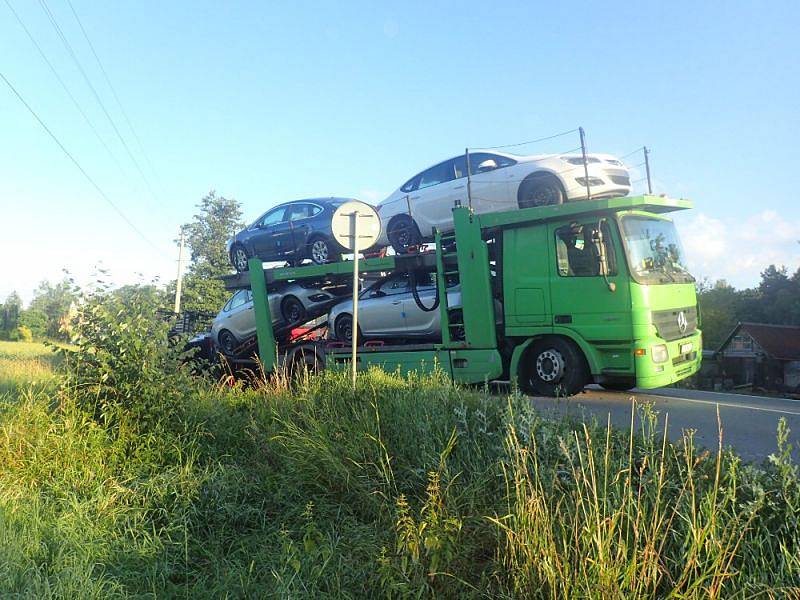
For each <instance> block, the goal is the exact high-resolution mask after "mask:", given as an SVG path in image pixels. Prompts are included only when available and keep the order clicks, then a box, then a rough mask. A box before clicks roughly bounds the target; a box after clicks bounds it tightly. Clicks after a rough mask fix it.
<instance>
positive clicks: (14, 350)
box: [0, 341, 58, 395]
mask: <svg viewBox="0 0 800 600" xmlns="http://www.w3.org/2000/svg"><path fill="white" fill-rule="evenodd" d="M57 363H58V357H57V355H56V354H55V353H54V352H53V351H52V349H51V348H49V347H48V346H46V345H45V344H42V343H39V342H5V341H0V395H2V394H3V393H6V392H11V391H14V390H18V389H20V388H26V387H28V386H30V385H33V386H39V385H45V386H46V385H49V384H52V383H53V382H54V380H55V374H54V372H53V370H54V368H55V366H56V365H57Z"/></svg>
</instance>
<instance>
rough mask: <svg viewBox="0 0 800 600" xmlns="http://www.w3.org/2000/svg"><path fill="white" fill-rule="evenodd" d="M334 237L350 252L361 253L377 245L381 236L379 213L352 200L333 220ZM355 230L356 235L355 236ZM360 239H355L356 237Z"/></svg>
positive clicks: (340, 208) (335, 213)
mask: <svg viewBox="0 0 800 600" xmlns="http://www.w3.org/2000/svg"><path fill="white" fill-rule="evenodd" d="M331 229H332V230H333V237H334V238H336V241H337V242H339V243H340V244H341V245H342V246H344V247H345V248H347V249H348V250H353V251H355V252H361V251H362V250H366V249H367V248H369V247H371V246H373V245H375V242H377V241H378V236H379V235H380V234H381V219H380V217H379V216H378V211H376V210H375V209H374V208H372V207H371V206H370V205H369V204H366V203H364V202H359V201H358V200H351V201H349V202H345V203H344V204H342V205H341V206H340V207H339V208H337V209H336V212H334V213H333V217H332V219H331ZM354 229H355V235H354ZM356 235H357V236H358V239H357V240H356V239H354V238H355V236H356Z"/></svg>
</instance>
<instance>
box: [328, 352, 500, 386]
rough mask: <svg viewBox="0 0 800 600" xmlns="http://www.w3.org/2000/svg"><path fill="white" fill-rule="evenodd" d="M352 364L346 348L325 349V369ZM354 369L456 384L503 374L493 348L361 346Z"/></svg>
mask: <svg viewBox="0 0 800 600" xmlns="http://www.w3.org/2000/svg"><path fill="white" fill-rule="evenodd" d="M351 360H352V351H351V349H349V348H327V349H326V350H325V366H326V367H328V368H330V367H345V366H346V367H348V368H349V366H350V361H351ZM356 367H357V369H358V370H359V371H365V370H367V369H369V368H371V367H377V368H380V369H382V370H384V371H386V372H389V373H395V372H399V373H401V374H403V375H406V374H411V373H417V374H420V375H421V374H425V373H433V372H435V371H439V372H443V373H445V374H447V375H448V376H450V377H451V378H452V379H453V380H454V381H456V382H458V383H482V382H485V381H491V380H493V379H497V378H498V377H500V376H501V375H502V374H503V361H502V359H501V357H500V353H499V352H498V351H497V350H496V349H494V348H483V349H480V348H463V349H452V348H444V347H443V346H441V345H439V344H415V345H402V346H362V347H359V348H358V349H357V354H356Z"/></svg>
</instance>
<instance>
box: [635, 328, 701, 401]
mask: <svg viewBox="0 0 800 600" xmlns="http://www.w3.org/2000/svg"><path fill="white" fill-rule="evenodd" d="M658 344H665V345H666V346H667V352H668V354H669V357H668V358H667V360H666V361H664V362H662V363H656V362H653V358H652V347H653V346H655V345H658ZM635 347H636V348H644V349H645V350H646V354H645V355H643V356H638V355H637V356H635V361H634V362H635V366H636V387H639V388H644V389H652V388H657V387H663V386H665V385H670V384H672V383H675V382H677V381H680V380H682V379H686V378H687V377H690V376H692V375H694V374H695V373H697V371H699V370H700V362H701V360H702V356H703V335H702V333H701V332H700V331H699V330H698V331H695V332H694V333H693V334H692V335H689V336H686V337H684V338H681V339H679V340H673V341H671V342H665V341H664V340H662V339H660V338H657V337H653V338H650V339H647V340H637V341H636V345H635Z"/></svg>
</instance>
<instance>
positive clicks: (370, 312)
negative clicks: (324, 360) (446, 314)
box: [328, 273, 461, 342]
mask: <svg viewBox="0 0 800 600" xmlns="http://www.w3.org/2000/svg"><path fill="white" fill-rule="evenodd" d="M417 294H418V296H419V299H420V301H421V302H422V304H423V306H426V307H429V308H430V307H432V306H433V304H434V302H435V300H436V286H435V282H434V279H433V277H432V275H431V273H425V274H420V275H418V276H417ZM358 298H359V300H358V332H359V339H364V340H368V339H375V338H383V339H387V338H389V339H419V340H424V339H434V338H440V337H441V335H442V331H441V317H440V312H439V308H436V309H435V310H431V311H424V310H422V309H421V308H420V307H419V306H418V305H417V303H416V301H415V300H414V295H413V293H412V290H411V282H410V280H409V276H408V273H396V274H393V275H390V276H389V277H386V278H383V279H379V280H378V281H376V282H375V283H374V284H372V285H371V286H369V287H368V288H366V289H365V290H364V291H362V292H361V293H360V294H359V296H358ZM447 305H448V307H450V309H451V311H455V310H458V309H459V307H460V306H461V288H460V286H458V285H452V284H451V285H449V287H448V290H447ZM352 335H353V301H352V300H345V301H343V302H340V303H339V304H337V305H336V306H334V307H333V308H332V309H331V310H330V312H329V313H328V336H329V337H331V338H333V339H336V340H339V341H344V342H349V341H351V340H352Z"/></svg>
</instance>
